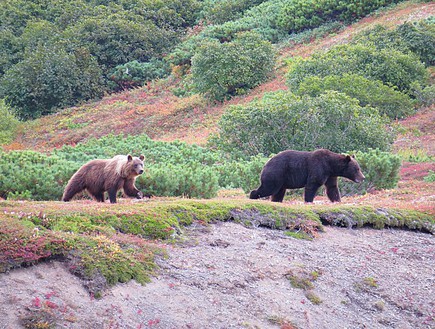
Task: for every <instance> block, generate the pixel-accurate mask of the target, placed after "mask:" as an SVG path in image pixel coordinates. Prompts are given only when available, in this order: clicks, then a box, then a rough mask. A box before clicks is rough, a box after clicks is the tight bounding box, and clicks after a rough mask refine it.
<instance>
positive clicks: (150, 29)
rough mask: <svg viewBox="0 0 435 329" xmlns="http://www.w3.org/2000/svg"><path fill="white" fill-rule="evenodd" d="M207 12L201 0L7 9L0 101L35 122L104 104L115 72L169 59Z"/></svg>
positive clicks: (23, 4) (55, 1)
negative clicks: (90, 103)
mask: <svg viewBox="0 0 435 329" xmlns="http://www.w3.org/2000/svg"><path fill="white" fill-rule="evenodd" d="M199 10H200V2H198V1H197V0H183V1H175V0H169V1H160V0H125V1H121V2H119V1H104V2H101V1H86V0H79V1H76V0H74V1H73V0H65V1H59V0H46V1H27V0H10V1H1V2H0V22H1V26H0V30H1V31H2V33H1V36H0V98H5V99H6V101H7V102H8V104H9V105H11V106H13V107H14V108H15V110H16V111H17V113H18V114H19V115H20V117H22V118H26V119H27V118H35V117H38V116H40V115H44V114H48V113H51V112H53V111H54V110H57V109H59V108H62V107H66V106H71V105H74V104H77V103H78V102H81V101H84V100H88V99H91V98H94V97H100V96H101V95H102V94H103V92H106V91H110V87H111V86H112V85H111V84H109V82H110V77H111V71H112V70H113V69H114V68H115V67H117V66H119V65H124V64H126V63H128V62H132V61H138V62H141V63H147V62H150V61H151V60H152V59H153V58H160V59H161V58H162V57H163V55H164V54H165V53H167V52H168V51H169V50H170V49H172V47H173V46H174V45H175V44H176V43H177V42H179V40H180V38H181V36H182V35H183V32H184V31H185V30H186V28H188V27H190V26H192V25H193V24H194V23H195V22H196V19H197V15H198V12H199ZM60 63H63V65H64V66H62V65H60ZM66 73H68V74H66ZM2 76H3V77H2ZM114 88H118V86H117V85H116V84H114Z"/></svg>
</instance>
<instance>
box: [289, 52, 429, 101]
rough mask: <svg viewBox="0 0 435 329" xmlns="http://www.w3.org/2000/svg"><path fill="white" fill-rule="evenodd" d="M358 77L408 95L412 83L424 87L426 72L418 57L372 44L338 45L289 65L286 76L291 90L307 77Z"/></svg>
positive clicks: (296, 87)
mask: <svg viewBox="0 0 435 329" xmlns="http://www.w3.org/2000/svg"><path fill="white" fill-rule="evenodd" d="M346 73H347V74H358V75H360V76H362V77H365V78H367V79H370V80H377V81H381V82H382V83H383V84H385V85H390V86H395V87H397V88H398V90H399V91H403V92H408V91H409V90H410V87H411V85H412V84H413V83H415V82H418V83H421V84H422V85H425V83H426V80H427V78H428V73H427V71H426V68H425V66H424V64H423V63H421V62H420V60H419V58H418V56H417V55H415V54H413V53H408V54H406V53H402V52H400V51H398V50H395V49H381V50H379V49H377V48H376V47H375V46H373V45H361V44H354V45H340V46H336V47H333V48H332V49H330V50H329V51H327V52H324V53H318V54H314V55H313V56H312V57H310V58H308V59H305V60H297V61H295V62H293V63H292V65H291V67H290V70H289V72H288V74H287V84H288V86H289V87H290V90H297V89H298V88H299V85H300V84H301V83H302V81H304V80H305V79H306V78H308V77H310V76H318V77H320V78H324V77H327V76H330V75H343V74H346Z"/></svg>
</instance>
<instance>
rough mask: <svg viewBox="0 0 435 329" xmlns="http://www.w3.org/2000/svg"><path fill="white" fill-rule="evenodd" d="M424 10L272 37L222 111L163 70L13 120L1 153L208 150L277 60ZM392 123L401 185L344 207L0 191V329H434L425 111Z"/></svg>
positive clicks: (281, 81) (434, 165) (402, 8)
mask: <svg viewBox="0 0 435 329" xmlns="http://www.w3.org/2000/svg"><path fill="white" fill-rule="evenodd" d="M434 15H435V3H434V2H427V3H415V2H413V1H408V2H404V3H401V4H399V5H398V6H396V7H394V8H393V9H389V10H387V11H380V12H377V13H376V14H373V15H371V16H369V17H367V18H364V19H362V20H360V21H359V22H357V23H355V24H352V25H350V26H348V27H346V28H345V29H343V30H340V31H337V32H335V33H331V34H328V35H321V36H318V37H313V38H311V39H310V40H308V41H305V42H301V43H287V44H282V45H281V46H280V48H279V49H280V53H279V60H278V65H277V70H276V71H275V74H274V76H273V77H272V78H271V79H270V80H269V81H267V82H266V83H263V84H261V85H260V86H258V87H256V88H255V89H253V90H252V91H250V92H249V93H248V94H246V95H244V96H235V97H234V98H232V99H231V100H229V101H225V102H224V103H210V102H208V101H207V100H206V99H204V98H203V97H202V96H200V95H193V96H188V97H184V98H181V97H177V96H175V95H174V93H173V91H174V90H175V89H177V88H178V87H179V86H180V83H181V82H180V80H179V79H178V78H175V77H171V78H168V79H165V80H158V81H155V82H152V83H148V84H147V85H146V86H144V87H140V88H136V89H134V90H130V91H124V92H121V93H118V94H113V95H110V96H106V97H104V98H103V99H102V100H99V101H95V102H89V103H86V104H82V105H80V106H76V107H72V108H67V109H65V110H62V111H61V112H59V113H57V114H53V115H48V116H44V117H42V118H40V119H37V120H33V121H27V122H24V123H21V124H20V127H19V132H18V135H17V137H16V139H15V140H14V141H13V142H12V143H10V144H9V145H5V146H3V148H4V149H5V150H11V151H12V150H35V151H41V152H47V153H49V152H50V151H52V150H53V149H55V148H60V147H62V146H64V145H73V146H74V145H76V144H77V143H79V142H84V141H87V140H89V139H91V138H92V137H96V138H99V137H103V136H106V135H109V134H115V135H118V134H121V135H122V134H124V135H141V134H143V133H146V134H147V135H149V136H150V137H151V138H152V139H154V140H159V141H174V140H180V141H184V142H187V143H188V144H199V145H205V144H206V142H207V138H208V137H209V136H210V134H211V133H213V132H216V131H217V122H218V120H219V118H220V117H221V115H222V114H223V113H224V112H225V110H226V109H227V107H228V106H230V105H237V104H247V103H248V102H251V101H252V100H254V99H256V98H261V97H262V96H263V95H264V94H265V93H267V92H271V91H279V90H287V86H286V85H285V74H286V64H285V62H286V59H288V57H290V56H302V57H307V56H310V55H312V54H314V53H317V52H321V51H323V50H326V49H329V48H330V47H332V46H334V45H337V44H343V43H348V42H349V41H350V40H352V38H353V37H354V36H355V34H357V33H359V32H361V31H364V30H366V29H370V28H372V27H374V26H375V25H377V24H381V25H383V26H387V27H389V28H390V27H391V28H392V27H394V26H397V25H398V24H402V23H404V22H413V21H417V20H421V19H423V18H427V17H430V16H434ZM431 78H432V81H433V80H434V77H433V72H432V77H431ZM398 123H399V124H400V125H401V127H402V128H401V129H400V134H399V136H398V137H397V139H396V141H395V143H394V145H393V152H394V153H396V154H399V155H400V156H401V158H402V159H403V163H402V166H401V169H400V180H399V183H398V186H397V187H396V188H394V189H387V190H379V191H376V190H375V191H370V193H367V194H364V195H356V196H344V197H343V200H342V203H340V204H332V203H330V202H329V201H328V199H327V197H326V196H323V195H320V196H318V197H316V199H315V201H314V203H313V204H305V203H304V202H303V200H302V198H301V197H298V196H296V197H291V198H289V199H286V200H285V201H284V202H283V203H282V204H275V203H271V202H270V201H268V200H249V199H248V198H247V197H246V194H245V193H244V192H243V191H242V190H241V189H226V190H220V191H219V193H218V196H217V197H215V198H212V199H210V200H205V199H189V198H184V197H152V198H150V199H148V198H146V199H143V200H132V199H125V198H120V200H119V202H118V204H116V205H113V204H109V203H96V202H93V201H91V200H76V201H73V202H70V203H63V202H59V201H24V200H14V199H13V198H7V200H3V199H1V198H0V295H1V296H2V298H1V299H0V329H3V328H4V329H18V328H77V329H81V328H90V329H101V328H103V329H114V328H126V329H127V328H128V329H143V328H155V329H172V328H174V329H175V328H177V329H178V328H180V329H181V328H186V329H189V328H190V329H203V328H222V329H223V328H225V329H226V328H237V329H243V328H245V329H246V328H248V329H258V328H262V329H263V328H264V329H269V328H270V329H278V328H279V329H335V328H336V329H341V328H348V329H350V328H355V329H356V328H373V329H389V328H410V329H411V328H413V329H415V328H416V329H430V328H435V299H434V297H433V296H434V295H435V291H434V287H435V281H434V278H435V269H434V262H435V235H434V234H435V193H434V191H435V182H429V181H426V180H425V179H424V178H425V177H426V176H427V175H428V173H429V171H434V172H435V107H434V106H432V107H428V108H422V109H420V110H419V111H418V112H417V113H415V114H414V115H412V116H410V117H408V118H406V119H404V120H400V121H398ZM30 159H32V158H31V157H30ZM47 163H50V162H47ZM203 166H206V165H203ZM48 200H52V199H48Z"/></svg>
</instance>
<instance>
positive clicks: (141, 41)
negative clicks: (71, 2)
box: [64, 11, 176, 72]
mask: <svg viewBox="0 0 435 329" xmlns="http://www.w3.org/2000/svg"><path fill="white" fill-rule="evenodd" d="M64 37H65V38H66V39H69V40H70V42H71V44H72V45H71V46H72V47H74V48H82V47H83V48H87V49H89V51H90V52H91V53H92V54H93V55H94V56H95V58H96V59H97V61H98V64H99V65H100V66H101V67H102V68H103V69H104V71H105V72H107V70H111V69H113V68H115V67H116V66H118V65H122V64H125V63H128V62H130V61H133V60H137V61H139V62H148V61H150V60H151V58H153V57H159V56H161V55H162V53H163V52H165V51H167V50H168V49H169V47H170V46H171V45H173V44H174V42H175V38H176V35H175V31H167V30H163V29H159V28H158V27H157V26H156V25H155V24H154V23H153V22H151V21H145V20H144V19H143V18H142V17H141V16H139V15H134V14H129V13H128V12H125V11H120V12H118V13H116V14H109V15H107V14H106V13H105V14H104V15H98V16H92V17H85V18H82V19H80V20H79V21H78V22H77V23H76V24H74V25H71V26H69V27H68V29H66V30H65V32H64Z"/></svg>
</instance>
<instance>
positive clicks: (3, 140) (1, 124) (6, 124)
mask: <svg viewBox="0 0 435 329" xmlns="http://www.w3.org/2000/svg"><path fill="white" fill-rule="evenodd" d="M0 117H1V118H2V119H1V121H0V145H2V144H7V143H10V142H11V141H12V140H13V138H14V136H15V132H16V129H17V126H18V123H19V121H18V119H17V118H16V117H15V115H14V114H13V113H12V112H11V110H10V108H9V106H7V105H6V103H5V101H4V100H3V99H0Z"/></svg>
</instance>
